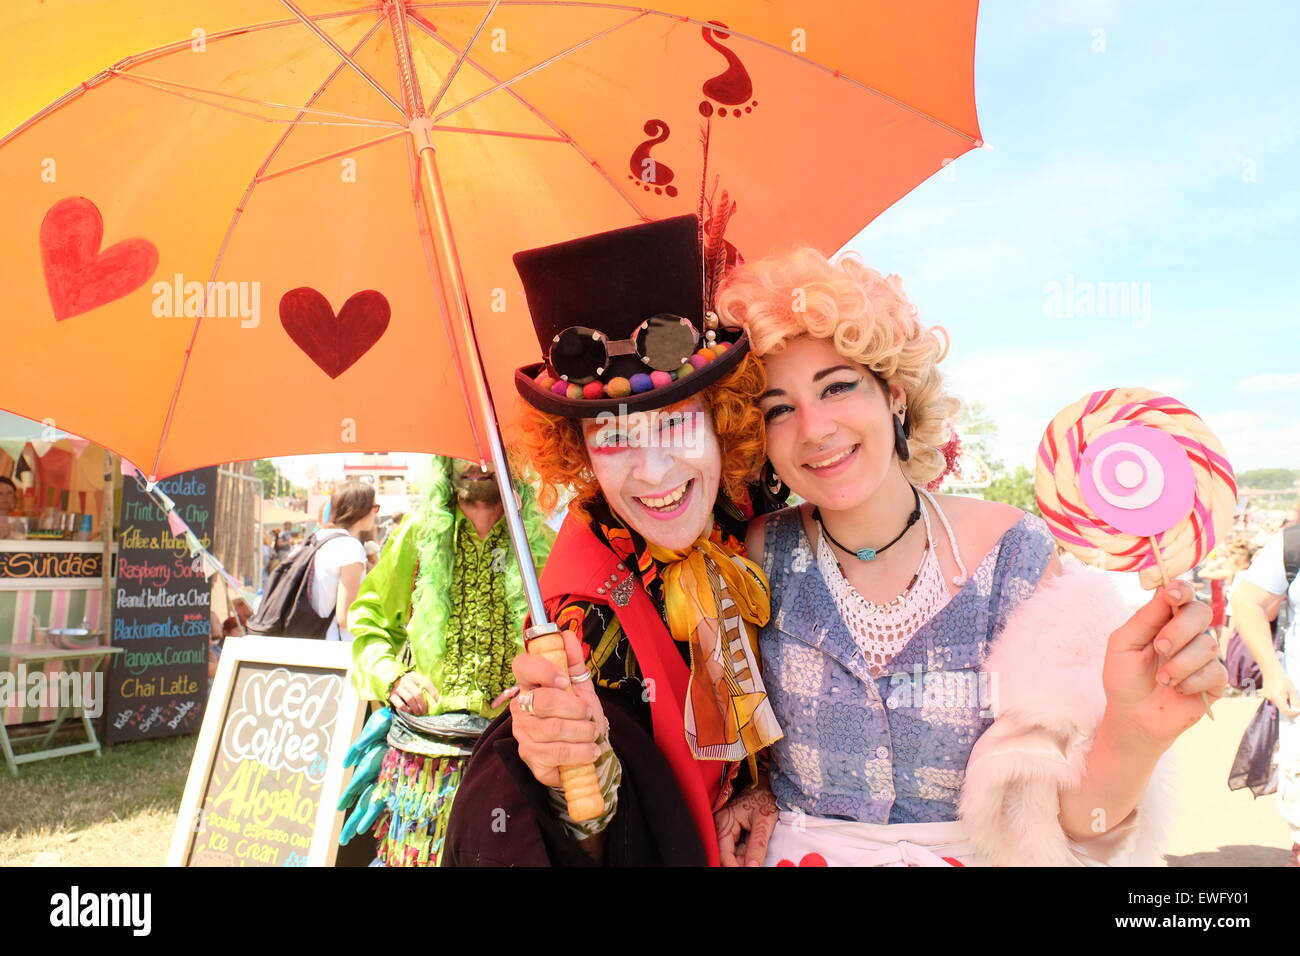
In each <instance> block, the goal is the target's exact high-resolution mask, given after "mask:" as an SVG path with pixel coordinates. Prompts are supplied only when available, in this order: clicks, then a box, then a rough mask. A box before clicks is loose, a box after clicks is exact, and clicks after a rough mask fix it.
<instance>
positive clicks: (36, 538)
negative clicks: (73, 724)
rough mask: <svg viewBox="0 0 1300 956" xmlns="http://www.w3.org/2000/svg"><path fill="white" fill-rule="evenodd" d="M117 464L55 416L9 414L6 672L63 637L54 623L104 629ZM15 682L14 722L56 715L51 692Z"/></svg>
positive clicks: (2, 426)
mask: <svg viewBox="0 0 1300 956" xmlns="http://www.w3.org/2000/svg"><path fill="white" fill-rule="evenodd" d="M114 467H115V465H114V463H113V456H112V455H111V453H110V452H107V451H106V450H105V449H103V448H101V447H99V446H98V445H94V444H92V443H90V442H87V441H86V440H85V439H82V438H77V437H75V436H70V435H66V434H64V433H62V432H60V431H58V430H57V429H56V428H54V426H53V424H52V423H38V422H32V421H28V420H27V419H23V418H19V417H18V416H16V415H10V414H8V413H0V476H3V477H5V478H9V479H10V480H11V481H13V483H14V485H15V487H16V493H15V500H14V506H13V508H12V509H10V510H9V512H8V513H7V514H0V673H4V672H10V673H17V672H19V664H20V659H19V657H18V656H16V655H17V654H18V653H19V652H18V651H17V650H15V649H20V648H21V649H28V648H30V646H31V645H44V646H48V645H50V644H53V643H57V642H58V641H57V638H58V637H59V635H57V634H56V635H55V639H51V637H50V633H49V632H50V631H51V629H53V630H54V631H56V632H57V631H59V630H65V629H84V630H85V631H88V632H89V633H88V634H86V635H81V637H82V638H83V639H86V641H87V642H90V641H93V639H94V637H95V635H97V634H102V632H103V630H104V626H105V624H106V616H105V614H104V611H105V608H106V606H107V605H108V604H109V603H110V598H109V587H110V586H111V580H112V574H113V555H114V554H115V551H116V548H115V546H114V544H113V538H112V534H111V519H110V522H109V525H108V527H109V528H110V533H109V534H107V535H106V534H105V527H106V526H105V522H104V514H105V510H104V509H105V504H106V502H109V501H110V500H111V497H112V494H113V486H114V481H113V477H112V472H113V469H114ZM22 654H23V657H24V658H25V657H26V651H25V650H24V651H23V652H22ZM79 662H80V663H81V664H85V663H86V662H85V661H84V660H82V659H67V660H45V661H29V660H22V661H21V663H22V673H24V674H25V675H26V674H31V673H33V672H34V671H36V670H43V671H44V672H45V673H46V674H47V675H50V676H54V675H57V674H59V673H62V672H64V670H65V668H67V669H71V668H74V667H77V666H78V663H79ZM10 687H11V692H10V693H8V694H5V695H4V699H3V700H0V711H2V712H3V718H4V719H3V724H4V725H6V726H13V725H17V724H24V723H31V722H34V721H49V720H54V719H56V716H57V713H58V708H57V707H56V706H55V705H54V703H53V702H51V701H50V699H49V695H48V694H47V695H41V694H36V695H29V694H27V693H20V692H18V691H19V690H20V689H19V688H17V687H16V686H14V685H12V684H11V685H10ZM21 690H25V688H24V689H21Z"/></svg>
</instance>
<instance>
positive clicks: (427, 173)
mask: <svg viewBox="0 0 1300 956" xmlns="http://www.w3.org/2000/svg"><path fill="white" fill-rule="evenodd" d="M398 39H399V43H398V48H399V50H400V49H402V43H401V40H402V39H403V37H399V38H398ZM399 59H400V55H399ZM414 85H415V84H414V83H412V84H410V85H409V86H408V89H409V88H413V87H414ZM416 112H417V116H416V118H415V119H414V120H412V121H411V123H410V127H409V128H410V131H411V136H412V143H413V146H414V148H415V150H416V154H417V157H418V159H419V161H420V172H421V177H422V178H423V180H424V184H425V186H426V187H427V188H428V191H429V196H430V199H431V202H430V203H428V204H427V205H426V206H425V215H426V217H428V216H429V210H430V209H431V210H432V220H433V221H431V222H430V223H429V231H430V235H431V236H432V237H433V241H434V244H435V248H436V250H437V256H438V259H439V260H440V261H441V262H442V264H443V265H444V266H445V272H446V278H445V279H444V277H443V272H444V270H443V269H438V268H434V269H432V270H431V271H432V272H433V273H434V275H433V279H434V285H435V288H436V289H437V292H438V298H439V304H440V305H441V306H442V307H443V308H445V309H447V310H448V311H449V312H450V313H451V316H452V318H453V320H454V322H455V326H456V329H457V331H458V332H459V333H460V336H461V339H462V341H464V342H465V343H467V348H466V349H465V356H464V358H465V360H466V361H467V362H468V365H469V379H470V381H469V382H468V383H467V384H468V386H469V390H470V392H471V393H472V395H473V399H474V403H475V404H476V406H477V408H476V409H472V410H471V414H473V412H477V418H478V420H479V421H480V422H481V423H482V425H483V430H484V432H485V433H486V435H487V439H488V452H489V454H490V456H491V458H492V464H493V465H494V469H493V470H494V472H495V474H496V481H497V487H498V488H499V489H500V491H501V503H502V505H503V506H504V508H505V517H506V523H507V525H508V526H509V530H510V541H511V543H512V544H513V545H514V549H515V559H516V560H517V561H518V562H519V572H520V575H521V576H522V578H523V583H524V594H525V596H526V597H527V600H528V612H529V617H530V619H531V621H532V626H531V627H529V628H527V629H526V630H525V631H524V639H525V641H526V642H527V647H528V651H529V653H531V654H538V655H540V656H542V657H544V658H546V659H547V660H548V661H550V662H551V663H552V664H554V665H555V666H556V668H557V669H559V671H560V672H561V673H563V674H568V672H569V663H568V656H567V654H566V653H565V650H564V638H563V636H562V635H561V634H560V629H559V627H557V626H556V625H555V624H554V623H553V622H552V621H551V620H550V618H549V616H548V615H547V612H546V608H545V607H544V606H543V605H542V592H541V588H540V587H539V586H538V583H537V571H536V566H535V565H534V563H533V553H532V549H531V548H530V547H529V545H528V536H527V535H526V534H525V532H524V522H523V518H522V516H521V515H520V513H519V505H518V503H517V502H516V500H515V493H514V487H513V485H512V484H511V480H510V466H509V463H508V462H507V461H506V454H505V448H504V446H503V445H502V443H501V430H500V429H499V428H498V427H497V418H496V409H495V406H494V405H493V402H492V393H491V392H490V391H489V389H488V384H487V376H486V374H485V373H484V370H483V363H482V360H481V358H480V356H479V349H478V341H477V338H476V336H475V335H474V323H473V321H472V319H471V317H470V309H469V300H468V297H467V295H466V292H465V281H464V275H463V273H462V271H461V263H460V256H459V255H458V253H457V251H456V243H455V239H454V238H453V236H452V232H451V221H450V217H449V216H448V213H447V203H446V197H445V196H444V194H443V191H442V181H441V179H440V178H439V176H438V161H437V150H436V149H435V148H434V145H433V139H432V137H431V135H430V133H431V130H432V128H433V121H432V120H430V119H427V118H424V117H421V116H419V115H418V111H416ZM448 281H449V282H450V283H451V289H447V288H446V283H447V282H448ZM461 374H463V372H462V373H461ZM480 453H481V451H480ZM560 781H561V783H562V784H563V786H564V795H565V798H566V799H567V801H568V806H569V816H570V817H572V818H573V819H574V820H591V819H594V818H596V817H598V816H600V815H601V814H602V813H604V812H605V802H604V799H603V798H602V796H601V793H600V784H599V783H598V781H597V779H596V768H595V766H594V765H593V764H586V765H585V766H578V767H561V768H560Z"/></svg>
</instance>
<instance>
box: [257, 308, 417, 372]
mask: <svg viewBox="0 0 1300 956" xmlns="http://www.w3.org/2000/svg"><path fill="white" fill-rule="evenodd" d="M391 314H392V310H391V309H390V308H389V305H388V300H387V299H386V298H384V296H383V294H382V293H379V292H376V291H375V290H374V289H366V290H365V291H364V292H358V293H356V294H355V295H353V296H352V297H351V298H349V299H348V301H346V302H344V303H343V308H341V309H339V311H338V315H335V314H334V310H333V309H332V308H331V307H330V304H329V300H328V299H326V298H325V296H323V295H321V294H320V293H319V292H317V291H316V290H315V289H312V288H310V287H307V286H304V287H302V288H300V289H290V290H289V291H288V292H286V293H285V294H284V295H283V296H282V297H281V298H280V324H281V325H282V326H284V330H285V331H286V332H288V333H289V338H291V339H293V344H294V345H296V346H298V348H300V349H302V350H303V352H305V353H306V355H307V357H308V358H309V359H311V360H312V361H313V362H315V363H316V364H317V365H318V366H320V369H321V371H322V372H324V373H325V374H326V375H328V376H329V377H330V378H338V377H339V376H340V375H342V374H343V373H344V372H346V371H347V370H348V369H350V368H351V367H352V366H353V365H355V364H356V363H357V360H358V359H360V358H361V356H363V355H365V354H366V353H367V352H369V351H370V349H371V347H372V346H373V345H374V344H375V343H376V342H378V341H379V340H380V338H382V337H383V334H384V330H385V329H387V328H388V318H389V316H390V315H391Z"/></svg>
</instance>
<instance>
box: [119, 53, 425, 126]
mask: <svg viewBox="0 0 1300 956" xmlns="http://www.w3.org/2000/svg"><path fill="white" fill-rule="evenodd" d="M108 73H110V74H111V75H113V76H116V77H118V78H120V79H123V80H131V81H132V82H134V83H139V84H140V85H141V86H148V87H151V88H153V89H156V90H158V92H160V93H172V94H173V95H175V96H179V97H181V98H183V99H187V100H193V101H194V102H195V103H202V104H203V105H204V106H211V107H213V108H214V109H219V110H226V111H227V112H230V113H237V114H239V115H241V116H250V117H252V118H253V119H259V120H262V121H264V122H267V123H291V124H293V125H295V126H297V125H314V126H376V127H387V128H390V129H398V130H403V131H405V129H406V127H405V126H403V125H402V124H401V123H393V122H390V121H388V120H381V119H374V118H372V117H369V116H353V115H352V114H350V113H337V112H334V111H333V110H304V109H303V108H302V107H301V106H290V105H289V104H287V103H273V102H271V101H270V100H259V99H255V98H254V97H251V96H237V95H236V94H234V93H223V92H221V91H220V90H205V89H202V88H200V87H197V86H186V85H185V84H184V83H174V82H172V81H171V80H160V79H158V78H157V77H153V76H137V75H135V74H133V73H124V72H122V71H120V70H118V69H117V68H116V67H114V68H112V69H110V70H108ZM169 87H170V89H169ZM182 90H186V91H189V92H191V93H204V94H206V95H208V96H217V97H225V98H227V99H231V100H238V101H240V102H242V103H252V104H254V105H256V106H265V107H268V108H272V109H280V110H297V111H298V116H302V115H303V114H304V113H313V114H318V115H320V116H335V117H338V118H340V119H346V120H353V121H354V122H350V123H329V122H325V121H323V120H305V121H304V120H299V119H298V118H297V117H295V118H294V119H276V118H274V117H270V116H260V115H258V114H257V113H250V112H248V111H247V110H240V109H235V108H234V107H233V106H225V105H223V104H221V103H210V102H208V101H207V100H203V99H200V98H199V97H197V96H187V95H186V94H185V93H183V92H180V91H182Z"/></svg>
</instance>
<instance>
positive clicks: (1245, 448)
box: [1205, 411, 1300, 474]
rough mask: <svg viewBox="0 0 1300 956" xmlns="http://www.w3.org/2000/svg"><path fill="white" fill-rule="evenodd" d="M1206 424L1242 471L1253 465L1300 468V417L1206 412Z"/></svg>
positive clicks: (1234, 464)
mask: <svg viewBox="0 0 1300 956" xmlns="http://www.w3.org/2000/svg"><path fill="white" fill-rule="evenodd" d="M1205 424H1207V425H1209V426H1210V430H1211V431H1213V432H1214V434H1215V435H1217V436H1218V437H1219V441H1221V442H1223V450H1224V452H1225V453H1226V454H1227V456H1228V461H1230V462H1232V467H1233V469H1234V470H1235V471H1236V472H1237V473H1238V474H1240V473H1241V472H1243V471H1250V470H1251V469H1253V468H1297V467H1300V420H1296V419H1294V418H1291V417H1290V416H1287V415H1276V416H1266V415H1261V414H1260V413H1258V412H1251V411H1230V412H1222V413H1220V414H1218V415H1206V416H1205Z"/></svg>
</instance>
